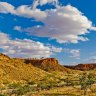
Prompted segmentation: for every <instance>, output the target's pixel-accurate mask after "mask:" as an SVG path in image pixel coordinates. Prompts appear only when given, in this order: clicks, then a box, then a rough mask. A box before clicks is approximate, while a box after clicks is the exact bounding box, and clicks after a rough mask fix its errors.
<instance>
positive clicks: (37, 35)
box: [0, 0, 96, 66]
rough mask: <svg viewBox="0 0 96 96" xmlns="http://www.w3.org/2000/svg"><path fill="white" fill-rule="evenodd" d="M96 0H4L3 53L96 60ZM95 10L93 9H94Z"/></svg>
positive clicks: (0, 0)
mask: <svg viewBox="0 0 96 96" xmlns="http://www.w3.org/2000/svg"><path fill="white" fill-rule="evenodd" d="M95 4H96V1H91V0H89V1H88V0H78V1H76V0H20V1H17V0H14V1H13V0H0V53H3V54H6V55H8V56H10V57H13V58H42V57H44V58H56V59H57V60H58V61H59V62H60V64H67V65H70V66H71V65H76V64H80V63H96V51H95V50H96V42H95V41H96V37H95V36H96V14H94V12H95V9H96V6H95ZM90 10H91V11H90Z"/></svg>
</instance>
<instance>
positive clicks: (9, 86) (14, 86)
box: [8, 83, 22, 89]
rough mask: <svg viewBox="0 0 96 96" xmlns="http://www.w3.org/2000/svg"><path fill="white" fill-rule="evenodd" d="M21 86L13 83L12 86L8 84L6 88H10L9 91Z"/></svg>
mask: <svg viewBox="0 0 96 96" xmlns="http://www.w3.org/2000/svg"><path fill="white" fill-rule="evenodd" d="M21 86H22V85H21V84H19V83H13V84H9V85H8V88H10V89H15V88H19V87H21Z"/></svg>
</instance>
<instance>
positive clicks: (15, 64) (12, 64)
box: [0, 54, 48, 81]
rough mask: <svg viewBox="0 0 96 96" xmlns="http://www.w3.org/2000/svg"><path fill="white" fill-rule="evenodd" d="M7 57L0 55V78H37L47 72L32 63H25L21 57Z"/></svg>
mask: <svg viewBox="0 0 96 96" xmlns="http://www.w3.org/2000/svg"><path fill="white" fill-rule="evenodd" d="M8 58H10V57H8V56H6V55H4V54H2V55H0V80H3V81H4V80H12V81H13V80H16V81H20V80H23V81H28V80H39V79H41V78H43V77H44V76H46V75H47V74H48V73H47V72H46V71H43V70H41V69H39V68H37V67H34V66H33V65H32V64H28V65H27V64H25V63H24V60H22V59H13V58H10V59H8Z"/></svg>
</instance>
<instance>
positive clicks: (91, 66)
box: [65, 63, 96, 71]
mask: <svg viewBox="0 0 96 96" xmlns="http://www.w3.org/2000/svg"><path fill="white" fill-rule="evenodd" d="M65 67H67V68H71V69H76V70H82V71H87V70H92V69H95V68H96V64H95V63H92V64H78V65H76V66H65Z"/></svg>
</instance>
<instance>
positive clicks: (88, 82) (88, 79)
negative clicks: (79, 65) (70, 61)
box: [80, 72, 95, 96]
mask: <svg viewBox="0 0 96 96" xmlns="http://www.w3.org/2000/svg"><path fill="white" fill-rule="evenodd" d="M94 82H95V80H94V74H92V73H89V74H88V73H86V72H84V73H83V74H82V76H81V77H80V85H81V90H84V96H85V95H86V94H87V89H88V88H89V89H91V86H92V84H94Z"/></svg>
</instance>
